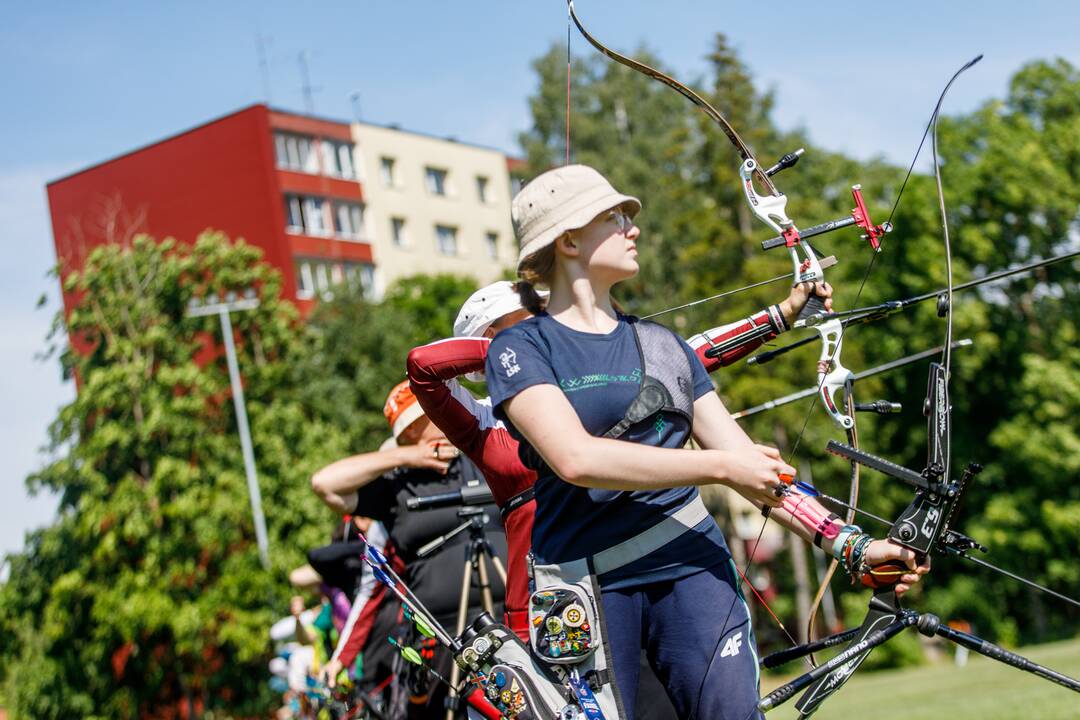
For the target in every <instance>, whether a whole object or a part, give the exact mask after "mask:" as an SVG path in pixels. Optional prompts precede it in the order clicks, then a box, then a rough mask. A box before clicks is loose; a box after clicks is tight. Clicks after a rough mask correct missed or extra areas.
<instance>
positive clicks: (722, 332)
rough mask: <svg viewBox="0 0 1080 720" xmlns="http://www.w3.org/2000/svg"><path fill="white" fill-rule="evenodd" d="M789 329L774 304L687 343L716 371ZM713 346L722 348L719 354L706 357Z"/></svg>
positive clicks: (708, 366)
mask: <svg viewBox="0 0 1080 720" xmlns="http://www.w3.org/2000/svg"><path fill="white" fill-rule="evenodd" d="M787 329H788V328H787V321H786V320H784V315H783V313H781V312H780V307H779V306H778V305H773V306H771V307H768V308H766V309H764V310H762V311H761V312H759V313H757V314H755V315H751V316H750V317H748V318H746V319H745V320H742V321H741V322H736V323H731V324H730V325H721V326H720V327H715V328H712V329H711V330H706V331H704V332H702V333H698V334H697V335H694V336H693V337H691V338H689V339H687V341H686V342H687V343H688V344H689V345H690V347H691V348H693V350H694V352H695V353H697V356H698V358H700V359H701V362H702V364H703V365H704V366H705V370H706V371H707V372H713V371H714V370H718V369H720V368H721V367H725V366H727V365H731V364H732V363H733V362H735V361H736V360H740V359H742V358H744V357H746V356H747V355H749V354H750V353H752V352H753V351H754V350H756V349H758V348H759V347H761V345H762V344H763V343H766V342H768V341H769V340H772V339H773V338H775V337H776V336H777V335H779V334H780V333H782V332H784V331H785V330H787ZM713 348H718V349H719V355H717V356H716V357H707V356H706V355H705V353H706V352H707V351H709V350H712V349H713Z"/></svg>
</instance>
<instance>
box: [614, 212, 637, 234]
mask: <svg viewBox="0 0 1080 720" xmlns="http://www.w3.org/2000/svg"><path fill="white" fill-rule="evenodd" d="M607 219H608V220H610V221H611V222H613V223H615V225H616V226H618V228H619V232H621V233H623V234H626V233H628V232H630V229H631V228H632V227H634V221H633V219H631V217H630V216H629V215H627V214H626V213H625V212H623V211H622V210H619V209H618V208H616V209H614V210H612V211H611V212H609V213H608V215H607Z"/></svg>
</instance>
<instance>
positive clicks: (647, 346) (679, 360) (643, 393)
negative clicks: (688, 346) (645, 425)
mask: <svg viewBox="0 0 1080 720" xmlns="http://www.w3.org/2000/svg"><path fill="white" fill-rule="evenodd" d="M630 327H631V328H632V329H633V331H634V341H635V342H636V344H637V349H638V356H639V357H640V358H641V368H642V377H641V386H640V387H639V389H638V394H637V396H636V397H635V398H634V400H633V401H632V402H631V403H630V406H629V407H628V408H627V409H626V414H625V415H623V418H622V419H621V420H619V422H617V423H615V424H614V425H613V426H612V427H611V428H610V429H609V430H608V431H607V432H605V433H604V434H603V435H601V436H600V437H605V438H618V437H621V436H622V435H624V434H625V433H626V431H627V430H629V429H630V428H631V427H632V426H634V425H636V424H637V423H639V422H641V421H642V420H646V419H648V418H650V417H652V416H653V415H656V414H657V413H659V412H673V413H677V414H679V415H682V416H683V417H685V418H686V419H687V420H688V421H689V422H690V423H693V422H694V398H693V394H692V393H693V387H692V385H693V371H692V370H691V367H690V360H689V358H688V357H687V356H686V352H685V351H684V350H683V347H682V343H681V342H680V341H679V338H678V337H676V336H675V334H674V333H673V332H671V331H670V330H668V329H667V328H666V327H664V326H663V325H658V324H657V323H654V322H649V321H647V320H634V321H632V322H631V323H630Z"/></svg>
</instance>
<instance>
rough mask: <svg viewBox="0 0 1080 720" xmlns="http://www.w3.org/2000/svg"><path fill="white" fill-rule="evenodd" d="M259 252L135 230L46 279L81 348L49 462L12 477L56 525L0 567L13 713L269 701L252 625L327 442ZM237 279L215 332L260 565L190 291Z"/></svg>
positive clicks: (291, 324) (276, 282)
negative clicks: (300, 385)
mask: <svg viewBox="0 0 1080 720" xmlns="http://www.w3.org/2000/svg"><path fill="white" fill-rule="evenodd" d="M259 257H260V252H259V251H258V250H257V249H255V248H252V247H251V246H248V245H246V244H244V243H243V242H238V243H236V244H235V245H233V244H230V243H229V242H228V241H227V240H226V239H225V238H224V237H223V236H221V235H220V234H214V233H208V234H204V235H203V236H202V237H200V238H199V239H198V241H197V242H196V244H195V245H194V247H185V246H183V245H176V244H174V242H173V241H171V240H166V241H163V242H161V243H156V242H155V241H154V240H152V239H151V238H148V237H139V238H136V239H135V241H134V242H133V243H132V244H131V245H130V246H129V247H122V246H120V245H109V246H105V247H101V248H98V249H97V250H95V251H94V252H93V253H92V254H91V256H90V257H89V258H88V260H87V262H86V264H85V267H84V269H83V270H82V271H81V272H76V273H72V274H71V275H69V276H68V277H66V278H65V279H64V288H65V290H66V291H67V292H69V293H71V294H72V296H73V297H75V298H76V302H75V304H74V307H73V308H72V310H71V312H70V313H69V315H68V317H67V318H66V326H67V328H68V332H69V334H70V336H72V337H74V338H78V339H79V341H80V342H81V343H82V344H83V345H84V346H85V347H86V348H87V349H86V350H85V351H83V352H76V351H74V350H71V349H69V350H68V351H67V352H65V353H64V355H63V358H62V359H63V365H64V367H65V369H66V370H67V371H69V372H71V373H74V375H75V376H76V377H77V378H78V380H79V393H78V397H77V398H76V399H75V401H74V402H72V403H71V404H70V405H67V406H66V407H64V408H63V409H62V410H61V411H60V415H59V417H58V418H57V420H56V421H55V423H54V424H53V426H52V429H51V436H52V451H53V453H54V456H55V459H54V460H53V461H52V462H51V463H50V464H49V465H48V466H47V467H46V468H45V469H44V470H42V471H41V472H40V473H38V474H36V475H34V476H33V477H31V478H30V480H29V482H28V484H29V486H30V488H31V489H32V490H37V489H49V490H51V491H54V492H57V493H59V494H60V497H61V498H62V499H61V506H60V516H59V520H58V521H57V522H56V523H55V524H54V525H53V526H51V527H48V528H45V529H42V530H39V531H37V532H36V533H34V534H33V535H32V536H31V537H30V539H29V542H28V544H27V547H26V548H25V550H24V551H23V552H22V553H20V554H18V555H15V556H12V557H10V558H9V559H10V562H11V575H10V579H9V581H8V582H7V583H6V584H5V585H4V586H3V588H2V589H0V637H2V638H3V640H0V643H2V644H0V667H2V668H3V671H4V675H5V676H6V698H7V700H8V702H9V703H10V706H11V710H12V712H13V713H14V715H15V716H16V717H27V718H31V717H32V718H60V717H88V718H91V717H101V718H105V717H108V718H133V717H166V716H172V714H174V713H175V712H177V711H178V710H181V709H182V708H183V709H185V710H186V711H188V712H190V713H191V714H192V715H193V716H205V715H206V714H207V713H214V714H215V715H216V716H218V717H221V716H232V715H246V716H250V715H254V714H257V713H262V712H265V710H266V708H267V704H268V702H269V701H270V700H271V695H270V692H269V690H268V688H267V686H266V682H265V677H266V670H265V668H266V664H265V663H266V660H267V658H268V652H269V639H268V636H267V629H268V627H269V625H270V624H271V622H272V621H273V620H274V619H276V617H277V616H278V615H280V614H281V609H283V608H284V607H285V606H286V605H285V600H286V598H287V595H286V592H287V589H286V584H285V583H284V582H283V578H284V576H285V573H286V571H287V570H288V569H290V568H291V567H294V566H295V565H296V564H298V563H300V562H302V561H303V560H302V558H303V552H302V551H303V549H305V548H308V547H312V546H315V545H317V544H321V542H322V541H323V539H324V537H325V535H326V534H327V533H326V529H327V528H326V522H325V517H326V516H325V515H324V514H323V513H322V512H321V511H320V509H319V508H318V506H317V502H316V501H315V499H314V497H313V495H312V493H311V492H310V490H309V487H308V482H307V478H308V477H309V476H310V474H311V472H312V471H313V469H314V468H315V467H317V466H318V464H320V463H322V462H326V461H328V460H330V459H332V458H334V457H337V456H340V455H341V454H343V453H344V448H345V439H344V436H343V434H341V433H340V432H338V431H337V430H336V429H335V428H334V427H333V426H332V425H330V424H328V423H326V422H325V421H322V420H320V419H319V418H318V417H316V416H314V415H313V414H312V413H310V412H308V411H307V410H306V409H305V408H304V407H303V406H302V405H301V404H300V402H298V400H297V397H298V393H297V390H296V388H295V384H294V380H295V376H294V375H293V373H292V369H293V367H294V366H295V364H296V363H297V360H298V358H299V357H300V356H301V355H302V352H303V347H302V345H301V343H300V342H299V333H298V325H297V313H296V311H295V309H294V308H292V306H290V305H288V304H287V303H283V302H281V301H279V300H278V297H279V295H280V288H281V282H280V277H279V276H278V274H277V273H276V271H274V270H273V269H272V268H270V267H269V266H268V265H266V264H264V263H262V262H260V261H259ZM248 288H254V289H255V290H256V291H257V293H258V296H259V298H260V301H261V302H260V305H259V307H258V309H257V310H255V311H251V312H245V313H239V314H236V315H235V316H234V318H233V323H234V335H235V340H236V343H237V352H238V356H239V364H240V368H241V373H242V375H243V379H244V383H245V393H246V400H247V409H248V413H249V416H250V420H251V428H252V439H253V443H254V447H255V455H256V457H257V464H258V470H259V479H260V484H261V487H262V493H263V504H264V508H265V510H266V514H267V520H268V525H269V531H270V543H271V556H272V558H273V568H272V569H271V571H269V572H267V571H265V570H263V569H262V567H261V566H260V564H259V560H258V555H257V552H256V548H255V544H254V532H253V528H252V520H251V511H250V506H249V503H248V498H247V490H246V485H245V480H244V471H243V464H242V460H241V457H240V449H239V442H238V438H237V435H236V421H235V417H234V415H233V406H232V402H231V401H230V398H229V394H230V392H229V387H230V386H229V380H228V374H227V372H226V369H225V363H224V359H223V358H222V357H221V351H220V348H219V346H218V341H219V338H220V329H219V327H218V322H217V319H216V317H209V318H188V317H186V315H185V311H186V309H187V307H188V302H189V300H191V299H193V298H205V297H207V296H209V295H211V294H216V295H218V296H219V297H222V296H224V295H225V294H226V293H228V292H242V291H244V290H245V289H248Z"/></svg>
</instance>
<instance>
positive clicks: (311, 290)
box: [296, 262, 315, 300]
mask: <svg viewBox="0 0 1080 720" xmlns="http://www.w3.org/2000/svg"><path fill="white" fill-rule="evenodd" d="M296 297H297V298H299V299H300V300H310V299H311V298H313V297H315V278H314V276H313V275H312V274H311V263H309V262H297V263H296Z"/></svg>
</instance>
